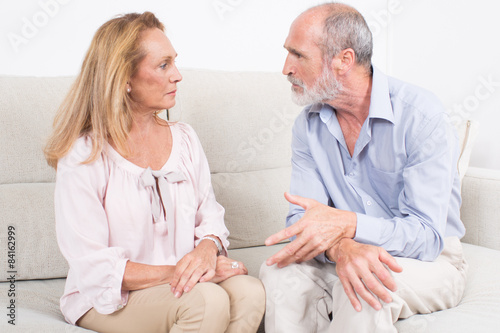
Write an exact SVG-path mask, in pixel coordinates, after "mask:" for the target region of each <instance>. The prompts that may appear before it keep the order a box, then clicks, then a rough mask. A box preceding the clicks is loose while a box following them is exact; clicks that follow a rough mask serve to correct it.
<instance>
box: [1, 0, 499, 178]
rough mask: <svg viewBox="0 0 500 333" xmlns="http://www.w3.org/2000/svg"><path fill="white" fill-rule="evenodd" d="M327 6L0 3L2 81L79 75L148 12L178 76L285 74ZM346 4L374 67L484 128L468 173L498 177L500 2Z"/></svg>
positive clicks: (304, 0)
mask: <svg viewBox="0 0 500 333" xmlns="http://www.w3.org/2000/svg"><path fill="white" fill-rule="evenodd" d="M322 2H323V1H313V0H184V1H181V0H141V1H134V0H22V1H13V0H0V36H1V37H0V75H26V76H58V75H75V74H76V73H77V72H78V70H79V66H80V64H81V61H82V58H83V55H84V53H85V51H86V49H87V47H88V45H89V43H90V40H91V38H92V35H93V33H94V32H95V30H96V29H97V28H98V27H99V26H100V25H101V24H102V23H104V22H105V21H106V20H108V19H110V18H111V17H113V16H115V15H117V14H120V13H126V12H132V11H135V12H143V11H145V10H149V11H152V12H154V13H155V14H156V15H157V16H158V17H159V18H160V19H161V20H162V21H163V22H164V23H165V24H166V27H167V35H168V36H169V37H170V39H171V40H172V43H173V45H174V47H175V48H176V50H177V52H178V54H179V57H178V60H177V65H178V66H179V67H181V68H182V67H184V68H186V67H190V68H207V69H219V70H221V69H222V70H250V71H281V68H282V64H283V61H284V59H285V55H286V53H285V51H284V49H283V47H282V45H283V42H284V40H285V38H286V35H287V33H288V28H289V26H290V23H291V22H292V21H293V19H294V18H295V17H296V16H297V15H298V14H299V13H300V12H302V11H303V10H304V9H306V8H308V7H310V6H313V5H315V4H318V3H322ZM345 2H346V3H348V4H351V5H353V6H354V7H356V8H358V9H359V10H360V11H361V12H362V13H363V15H364V16H365V18H366V20H367V21H368V23H369V25H370V27H371V28H372V32H373V35H374V41H375V50H374V51H375V52H374V64H375V65H376V66H378V67H379V68H381V69H382V70H384V71H386V72H387V73H388V74H390V75H393V76H396V77H398V78H401V79H403V80H405V81H409V82H412V83H416V84H418V85H420V86H423V87H425V88H427V89H429V90H431V91H433V92H434V93H436V94H437V95H438V96H439V97H440V98H441V100H442V101H443V103H444V105H445V106H446V107H447V108H448V109H449V111H450V112H451V113H453V115H454V116H455V117H456V118H458V117H459V118H472V119H477V120H479V121H480V126H481V127H480V130H481V131H480V133H479V135H478V137H477V139H476V144H475V146H474V149H473V153H472V158H471V165H474V166H482V167H488V168H495V169H500V149H499V148H500V145H499V143H498V142H499V141H500V130H497V127H498V124H500V112H498V111H500V110H499V109H500V65H499V59H500V43H498V42H497V40H498V37H497V35H498V33H499V32H500V20H498V19H497V16H498V15H499V12H500V11H499V9H500V2H498V1H493V0H352V1H350V0H345ZM0 94H1V92H0ZM0 96H1V95H0Z"/></svg>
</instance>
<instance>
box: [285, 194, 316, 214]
mask: <svg viewBox="0 0 500 333" xmlns="http://www.w3.org/2000/svg"><path fill="white" fill-rule="evenodd" d="M285 199H286V200H287V201H288V202H289V203H291V204H294V205H297V206H300V207H302V208H304V209H305V210H308V209H309V208H311V206H312V205H313V203H314V202H316V200H313V199H308V198H304V197H301V196H300V195H293V194H290V193H288V192H285Z"/></svg>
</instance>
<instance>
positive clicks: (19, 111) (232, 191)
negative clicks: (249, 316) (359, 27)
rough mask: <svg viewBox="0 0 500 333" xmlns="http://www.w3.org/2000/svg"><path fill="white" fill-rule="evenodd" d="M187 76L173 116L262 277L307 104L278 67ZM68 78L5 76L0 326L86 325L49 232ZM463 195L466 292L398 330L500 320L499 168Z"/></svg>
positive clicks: (476, 328) (475, 175)
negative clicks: (197, 148) (71, 315)
mask: <svg viewBox="0 0 500 333" xmlns="http://www.w3.org/2000/svg"><path fill="white" fill-rule="evenodd" d="M181 72H182V74H183V75H184V80H183V82H181V83H180V85H179V93H178V99H177V105H176V107H175V108H173V109H172V110H170V111H169V116H170V119H171V120H179V121H183V122H187V123H189V124H191V125H192V126H193V127H194V128H195V130H196V131H197V133H198V135H199V137H200V139H201V142H202V144H203V146H204V149H205V152H206V154H207V157H208V160H209V163H210V166H211V170H212V173H213V176H212V177H213V178H212V181H213V186H214V189H215V192H216V196H217V199H218V200H219V202H220V203H221V204H222V205H223V206H224V207H225V208H226V224H227V226H228V228H229V230H230V232H231V236H230V241H231V247H230V248H231V250H230V256H232V257H233V258H235V259H238V260H241V261H244V262H245V263H246V264H247V266H248V268H249V272H250V274H252V275H254V276H258V271H259V267H260V265H261V263H262V262H263V261H264V260H265V259H266V258H267V257H269V256H270V255H271V254H272V253H275V252H276V251H277V250H278V248H279V247H280V246H281V245H277V246H274V247H271V248H266V247H265V246H263V242H264V240H265V238H266V237H267V236H269V235H270V234H272V233H274V232H276V231H278V230H279V229H281V228H282V227H283V226H284V224H285V222H284V221H285V216H286V212H287V209H288V206H287V203H286V201H285V200H284V198H283V192H285V191H286V190H287V189H288V183H289V177H290V139H291V126H292V124H293V121H294V118H295V117H296V115H297V114H298V113H299V112H300V108H299V107H297V106H295V105H294V104H292V103H291V101H290V87H289V83H288V82H287V81H286V80H285V78H284V77H283V76H282V75H281V74H278V73H235V72H218V71H204V70H183V71H181ZM72 80H73V78H71V77H68V78H27V77H0V142H1V144H0V281H1V282H0V309H2V310H0V318H1V319H0V332H50V333H52V332H77V331H78V332H79V331H82V332H83V331H85V330H83V329H80V328H77V327H73V326H71V325H68V324H66V323H65V322H64V319H63V317H62V315H61V313H60V311H59V297H60V296H61V294H62V292H63V287H64V281H65V280H64V278H65V276H66V273H67V269H68V266H67V264H66V261H65V260H64V258H63V257H62V256H61V254H60V253H59V250H58V247H57V243H56V238H55V233H54V209H53V191H54V171H53V170H52V169H50V168H49V167H48V166H47V165H46V163H45V160H44V158H43V155H42V151H41V149H42V145H43V142H44V138H46V136H47V134H48V133H49V131H50V128H51V123H52V119H53V116H54V112H55V110H56V109H57V106H58V104H59V103H60V102H61V100H62V98H63V96H64V94H65V92H66V91H67V90H68V87H69V85H70V84H71V82H72ZM462 194H463V206H462V218H463V221H464V223H465V224H466V227H467V235H466V237H465V238H464V239H463V241H464V242H465V243H466V244H464V247H465V255H466V258H467V260H468V261H469V265H470V271H469V278H468V282H467V289H466V294H465V297H464V299H463V301H462V302H461V304H460V305H459V306H458V307H457V308H455V309H451V310H446V311H442V312H439V313H434V314H431V315H418V316H414V317H412V318H411V319H408V320H403V321H399V322H398V323H397V326H398V328H399V330H400V331H401V332H492V331H498V329H499V327H500V264H499V263H500V251H499V250H500V217H499V216H500V215H499V214H497V211H496V209H498V207H499V202H500V171H494V170H484V169H477V168H469V170H468V171H467V174H466V176H465V178H464V182H463V189H462ZM9 228H10V231H11V234H10V237H11V238H10V241H11V243H9ZM13 232H14V233H15V234H13ZM14 241H15V246H13V245H14V243H13V242H14ZM473 244H474V245H473ZM9 245H10V251H11V252H10V253H9V249H8V246H9ZM9 260H10V262H9ZM9 265H12V266H9ZM10 272H13V273H10ZM12 276H13V277H14V278H15V281H14V280H12V281H9V278H10V277H12ZM14 294H15V295H14ZM12 320H14V321H12ZM9 321H11V323H15V325H12V324H10V323H9Z"/></svg>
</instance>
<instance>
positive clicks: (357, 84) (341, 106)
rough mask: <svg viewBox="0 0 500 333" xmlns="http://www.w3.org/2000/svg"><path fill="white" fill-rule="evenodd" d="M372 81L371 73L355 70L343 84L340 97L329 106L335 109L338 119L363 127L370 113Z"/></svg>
mask: <svg viewBox="0 0 500 333" xmlns="http://www.w3.org/2000/svg"><path fill="white" fill-rule="evenodd" d="M372 80H373V77H372V74H371V73H366V72H364V71H360V69H356V70H354V69H353V73H350V74H349V75H348V77H346V80H344V81H343V82H342V86H343V89H342V91H341V92H340V93H339V96H338V97H337V98H335V100H333V101H329V102H327V104H329V105H331V106H332V107H333V108H334V109H335V111H336V113H337V117H342V118H345V120H346V121H348V123H350V124H352V125H355V124H358V125H359V126H362V125H363V123H364V122H365V120H366V118H367V117H368V113H369V111H370V99H371V92H372Z"/></svg>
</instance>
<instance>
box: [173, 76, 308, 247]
mask: <svg viewBox="0 0 500 333" xmlns="http://www.w3.org/2000/svg"><path fill="white" fill-rule="evenodd" d="M181 73H182V75H183V81H182V82H181V83H180V84H179V90H178V94H177V98H176V101H177V102H176V105H175V107H174V108H172V109H171V110H169V116H170V119H171V120H179V121H183V122H186V123H188V124H190V125H191V126H193V128H194V129H195V131H196V133H197V134H198V136H199V138H200V141H201V143H202V145H203V148H204V150H205V153H206V155H207V159H208V162H209V164H210V168H211V172H212V184H213V187H214V191H215V195H216V198H217V200H218V201H219V203H220V204H221V205H222V206H223V207H224V208H225V209H226V214H225V221H226V226H227V227H228V229H229V231H230V236H229V240H230V243H231V244H230V248H240V247H248V246H258V245H263V244H264V241H265V239H266V238H267V237H268V236H270V235H271V234H273V233H275V232H277V231H279V230H280V229H282V228H283V227H284V226H285V217H286V214H287V212H288V203H287V202H286V200H285V199H284V197H283V193H284V192H285V191H288V189H289V182H290V172H291V167H290V165H291V162H290V158H291V148H290V143H291V132H292V130H291V129H292V125H293V122H294V120H295V118H296V117H297V115H298V114H299V112H300V111H301V109H302V108H301V107H299V106H297V105H295V104H293V103H292V101H291V99H290V83H289V82H288V81H287V80H286V77H285V76H283V75H282V74H280V73H252V72H221V71H209V70H183V71H181Z"/></svg>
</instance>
